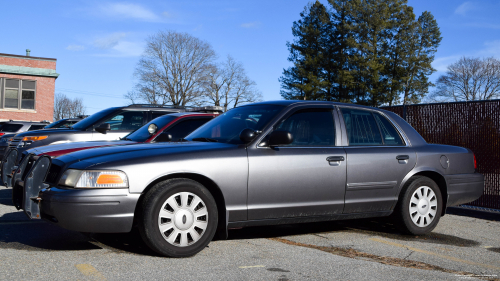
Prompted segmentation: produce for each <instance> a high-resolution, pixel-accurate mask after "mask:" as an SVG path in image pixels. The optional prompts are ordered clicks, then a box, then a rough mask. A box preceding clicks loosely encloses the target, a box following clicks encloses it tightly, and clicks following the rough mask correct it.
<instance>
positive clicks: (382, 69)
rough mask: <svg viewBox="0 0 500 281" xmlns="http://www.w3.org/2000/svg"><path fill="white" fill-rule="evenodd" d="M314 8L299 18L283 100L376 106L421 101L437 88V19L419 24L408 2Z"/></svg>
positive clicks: (354, 0) (338, 1)
mask: <svg viewBox="0 0 500 281" xmlns="http://www.w3.org/2000/svg"><path fill="white" fill-rule="evenodd" d="M328 2H329V4H330V6H331V10H330V11H329V12H327V11H326V8H325V7H324V6H323V5H322V4H321V3H319V2H318V1H316V2H315V3H314V4H309V5H308V6H306V8H305V9H304V12H302V13H301V17H302V18H301V20H299V21H297V22H294V25H293V28H292V31H293V35H294V36H295V37H296V40H295V41H294V43H293V44H290V43H288V48H289V50H290V56H289V58H288V59H289V61H291V62H293V63H294V66H293V67H290V68H288V69H284V70H283V76H282V77H281V78H280V82H281V85H282V91H281V95H282V96H283V97H284V98H285V99H311V100H318V99H319V100H330V101H341V102H353V103H358V104H365V105H370V106H379V105H382V104H390V105H392V104H397V103H399V102H400V100H401V98H402V101H403V103H415V102H418V101H419V100H420V99H421V98H422V97H423V96H424V95H425V94H426V93H427V92H428V88H429V86H432V83H430V82H429V80H428V77H429V75H430V74H432V73H433V72H434V71H435V70H434V69H433V68H432V66H431V63H432V61H433V60H434V54H435V52H436V50H437V47H438V45H439V43H440V41H441V35H440V32H439V27H438V26H437V22H436V21H435V19H434V17H433V16H432V14H430V13H429V12H424V13H423V14H422V15H421V16H420V17H419V18H418V20H415V15H414V13H413V8H412V7H410V6H408V5H407V1H406V0H328Z"/></svg>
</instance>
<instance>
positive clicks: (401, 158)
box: [396, 155, 410, 160]
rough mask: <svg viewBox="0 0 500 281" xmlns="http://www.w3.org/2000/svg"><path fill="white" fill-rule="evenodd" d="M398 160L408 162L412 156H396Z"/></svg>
mask: <svg viewBox="0 0 500 281" xmlns="http://www.w3.org/2000/svg"><path fill="white" fill-rule="evenodd" d="M396 159H397V160H408V159H410V156H408V155H398V156H396Z"/></svg>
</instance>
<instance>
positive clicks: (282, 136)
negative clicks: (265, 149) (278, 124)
mask: <svg viewBox="0 0 500 281" xmlns="http://www.w3.org/2000/svg"><path fill="white" fill-rule="evenodd" d="M292 142H293V136H292V133H290V132H289V131H273V132H272V133H271V134H269V141H268V144H269V146H271V147H272V146H279V145H287V144H291V143H292Z"/></svg>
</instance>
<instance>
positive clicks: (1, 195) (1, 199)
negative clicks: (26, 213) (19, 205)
mask: <svg viewBox="0 0 500 281" xmlns="http://www.w3.org/2000/svg"><path fill="white" fill-rule="evenodd" d="M0 204H1V205H5V206H12V189H11V188H5V187H3V186H0Z"/></svg>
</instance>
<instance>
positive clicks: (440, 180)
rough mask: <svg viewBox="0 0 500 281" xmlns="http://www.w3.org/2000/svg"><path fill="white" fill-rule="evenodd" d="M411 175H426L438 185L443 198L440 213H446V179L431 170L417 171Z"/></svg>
mask: <svg viewBox="0 0 500 281" xmlns="http://www.w3.org/2000/svg"><path fill="white" fill-rule="evenodd" d="M413 176H424V177H428V178H430V179H431V180H433V181H434V182H435V183H436V184H437V185H438V187H439V191H441V197H442V198H443V211H442V214H441V215H442V216H444V214H445V213H446V203H447V202H446V201H447V200H448V187H447V186H446V180H445V179H444V177H443V176H442V175H441V174H439V173H437V172H432V171H423V172H418V173H416V174H414V175H413Z"/></svg>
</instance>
